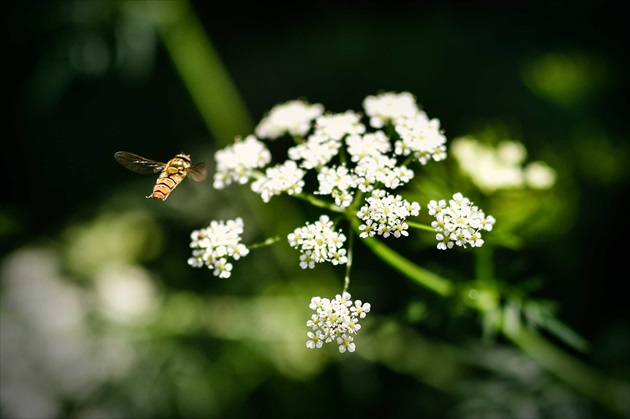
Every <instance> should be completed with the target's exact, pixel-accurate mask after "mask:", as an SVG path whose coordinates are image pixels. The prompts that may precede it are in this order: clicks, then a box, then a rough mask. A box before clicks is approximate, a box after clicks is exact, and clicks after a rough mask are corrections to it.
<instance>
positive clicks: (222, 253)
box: [188, 218, 249, 278]
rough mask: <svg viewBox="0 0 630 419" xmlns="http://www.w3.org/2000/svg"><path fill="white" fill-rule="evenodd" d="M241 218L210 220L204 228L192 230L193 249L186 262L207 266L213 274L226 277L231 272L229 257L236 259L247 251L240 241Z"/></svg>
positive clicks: (196, 266) (197, 265)
mask: <svg viewBox="0 0 630 419" xmlns="http://www.w3.org/2000/svg"><path fill="white" fill-rule="evenodd" d="M241 234H243V220H242V219H241V218H236V219H234V220H228V221H227V222H224V221H212V222H211V223H210V225H209V226H208V227H206V228H202V229H200V230H194V231H193V232H192V233H191V235H190V239H191V242H190V247H191V248H192V249H193V251H192V257H191V258H189V259H188V264H189V265H190V266H193V267H195V268H200V267H202V266H204V265H205V266H207V267H208V269H211V270H212V273H213V275H214V276H218V277H220V278H228V277H229V276H230V275H231V274H232V264H231V263H230V262H228V260H229V259H234V260H237V259H239V258H241V257H243V256H246V255H247V254H248V253H249V249H248V248H247V247H246V246H245V245H244V244H242V243H241Z"/></svg>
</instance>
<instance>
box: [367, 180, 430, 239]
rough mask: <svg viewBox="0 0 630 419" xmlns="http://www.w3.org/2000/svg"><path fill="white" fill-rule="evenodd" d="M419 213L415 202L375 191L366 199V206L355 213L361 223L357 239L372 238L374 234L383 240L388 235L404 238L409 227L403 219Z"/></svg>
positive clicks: (382, 191)
mask: <svg viewBox="0 0 630 419" xmlns="http://www.w3.org/2000/svg"><path fill="white" fill-rule="evenodd" d="M419 213H420V205H419V204H418V203H417V202H414V203H409V201H407V200H406V199H403V198H402V197H401V196H400V195H392V194H390V193H388V192H386V191H385V190H383V189H375V190H373V191H372V195H371V196H370V197H368V198H367V199H366V204H365V205H364V206H363V207H361V209H360V210H359V211H358V212H357V217H358V218H359V219H361V220H362V221H363V223H362V224H361V225H360V226H359V230H360V231H361V233H360V234H359V237H362V238H365V237H372V236H374V235H375V234H378V235H381V236H383V237H385V238H387V237H389V236H390V235H393V236H394V237H396V238H398V237H400V236H406V235H407V229H408V228H409V226H408V225H407V223H405V219H406V218H407V217H409V216H417V215H418V214H419Z"/></svg>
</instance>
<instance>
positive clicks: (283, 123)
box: [255, 100, 324, 140]
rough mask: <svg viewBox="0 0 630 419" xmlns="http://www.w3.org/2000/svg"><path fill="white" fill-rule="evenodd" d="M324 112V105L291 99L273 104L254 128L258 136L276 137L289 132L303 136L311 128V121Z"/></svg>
mask: <svg viewBox="0 0 630 419" xmlns="http://www.w3.org/2000/svg"><path fill="white" fill-rule="evenodd" d="M323 113H324V107H323V106H322V105H321V104H319V103H317V104H314V105H311V104H309V103H307V102H304V101H302V100H292V101H289V102H286V103H283V104H282V105H278V106H275V107H274V108H273V109H271V111H269V113H268V114H267V115H265V117H264V118H263V119H262V120H261V121H260V123H259V124H258V126H257V127H256V129H255V132H256V135H257V136H258V137H259V138H268V139H270V140H275V139H276V138H278V137H280V136H282V135H285V134H289V135H295V136H300V137H303V136H305V135H306V133H307V132H308V131H309V130H310V129H311V121H312V120H314V119H315V118H317V117H318V116H320V115H321V114H323Z"/></svg>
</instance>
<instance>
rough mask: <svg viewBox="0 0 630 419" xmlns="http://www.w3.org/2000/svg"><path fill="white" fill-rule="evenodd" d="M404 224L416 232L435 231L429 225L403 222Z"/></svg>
mask: <svg viewBox="0 0 630 419" xmlns="http://www.w3.org/2000/svg"><path fill="white" fill-rule="evenodd" d="M405 222H406V223H407V225H408V226H409V227H412V228H415V229H418V230H423V231H428V232H430V233H435V229H434V228H433V227H431V226H430V225H426V224H422V223H416V222H415V221H409V220H405Z"/></svg>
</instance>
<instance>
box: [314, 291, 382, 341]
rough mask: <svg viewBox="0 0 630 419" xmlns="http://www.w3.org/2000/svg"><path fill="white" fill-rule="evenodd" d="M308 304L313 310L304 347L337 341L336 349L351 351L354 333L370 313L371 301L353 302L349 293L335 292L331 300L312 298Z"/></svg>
mask: <svg viewBox="0 0 630 419" xmlns="http://www.w3.org/2000/svg"><path fill="white" fill-rule="evenodd" d="M309 307H310V308H311V309H312V310H313V311H315V313H314V314H312V315H311V318H310V319H309V321H307V322H306V325H307V326H308V327H310V328H311V331H310V332H308V333H307V336H308V340H307V341H306V347H307V348H310V349H316V348H321V347H322V346H323V345H324V344H325V343H336V344H337V345H339V352H341V353H344V352H346V351H348V352H354V351H355V349H356V345H355V344H354V335H356V334H357V332H358V331H359V329H361V325H360V324H359V320H360V319H363V318H365V316H366V315H367V313H369V312H370V308H371V306H370V303H363V302H362V301H361V300H356V301H352V299H351V296H350V294H349V293H347V292H344V293H343V294H341V295H339V294H337V295H336V296H335V298H334V299H333V300H330V299H328V298H321V297H313V298H311V303H310V305H309Z"/></svg>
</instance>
